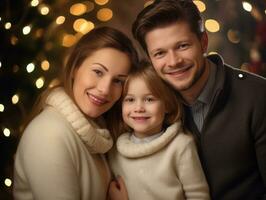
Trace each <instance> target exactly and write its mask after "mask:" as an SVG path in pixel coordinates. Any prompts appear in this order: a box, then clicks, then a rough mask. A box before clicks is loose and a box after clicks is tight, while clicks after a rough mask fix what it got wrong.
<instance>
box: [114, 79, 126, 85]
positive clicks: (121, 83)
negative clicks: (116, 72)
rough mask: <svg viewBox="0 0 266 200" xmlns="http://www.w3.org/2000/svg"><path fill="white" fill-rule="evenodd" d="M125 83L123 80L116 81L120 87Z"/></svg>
mask: <svg viewBox="0 0 266 200" xmlns="http://www.w3.org/2000/svg"><path fill="white" fill-rule="evenodd" d="M124 82H125V81H124V80H121V79H114V83H116V84H119V85H123V83H124Z"/></svg>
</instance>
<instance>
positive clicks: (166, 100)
mask: <svg viewBox="0 0 266 200" xmlns="http://www.w3.org/2000/svg"><path fill="white" fill-rule="evenodd" d="M122 99H123V100H122V118H123V120H124V125H125V126H124V129H127V132H126V133H124V134H122V135H120V136H119V137H118V140H117V143H116V149H113V150H112V151H111V152H110V153H109V162H110V166H111V168H112V170H113V172H114V175H115V176H118V175H119V176H121V177H122V178H123V179H124V181H125V184H126V188H127V191H128V198H129V199H130V200H134V199H136V200H139V199H145V200H156V199H168V200H169V199H173V200H176V199H178V200H179V199H197V200H199V199H210V196H209V188H208V185H207V182H206V179H205V176H204V174H203V171H202V168H201V164H200V161H199V158H198V154H197V150H196V146H195V143H194V140H193V137H192V136H191V135H190V134H189V133H187V132H185V130H184V129H183V127H182V118H183V116H182V115H183V112H182V105H181V102H180V100H179V99H178V98H177V97H176V96H175V94H174V91H172V90H171V89H170V87H168V86H167V85H166V84H165V83H164V82H163V81H162V79H161V78H159V77H158V76H157V74H156V72H155V71H154V69H153V67H152V66H151V65H150V64H148V63H142V64H141V66H140V68H139V69H138V70H137V71H135V72H133V73H132V74H130V75H129V77H128V79H127V81H126V83H125V85H124V91H123V95H122ZM122 130H123V128H122Z"/></svg>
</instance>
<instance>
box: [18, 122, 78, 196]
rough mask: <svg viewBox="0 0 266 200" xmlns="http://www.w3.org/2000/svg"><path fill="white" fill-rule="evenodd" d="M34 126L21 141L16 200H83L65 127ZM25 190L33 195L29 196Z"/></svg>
mask: <svg viewBox="0 0 266 200" xmlns="http://www.w3.org/2000/svg"><path fill="white" fill-rule="evenodd" d="M49 122H51V123H50V124H48V123H40V121H38V120H37V121H36V120H35V122H33V124H32V125H31V126H30V127H29V128H28V129H27V130H26V131H25V133H24V135H23V136H22V138H21V142H20V145H19V147H18V150H17V155H16V160H15V172H14V178H15V183H14V196H15V198H16V199H24V198H27V197H26V196H27V195H32V196H33V197H32V198H33V199H36V200H47V199H49V200H55V199H56V200H60V199H64V200H67V199H80V191H79V182H78V174H77V170H76V169H75V166H74V161H73V158H72V157H71V152H70V151H69V145H70V142H69V141H68V139H69V138H68V137H67V134H66V133H65V131H66V128H65V127H59V126H58V124H56V121H53V119H50V120H49ZM25 190H26V191H27V190H28V191H29V192H28V193H27V194H25Z"/></svg>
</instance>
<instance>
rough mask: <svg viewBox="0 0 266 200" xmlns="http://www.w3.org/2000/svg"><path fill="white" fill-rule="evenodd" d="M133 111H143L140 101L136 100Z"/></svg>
mask: <svg viewBox="0 0 266 200" xmlns="http://www.w3.org/2000/svg"><path fill="white" fill-rule="evenodd" d="M134 111H135V112H144V111H145V108H144V106H143V104H142V102H136V105H135V109H134Z"/></svg>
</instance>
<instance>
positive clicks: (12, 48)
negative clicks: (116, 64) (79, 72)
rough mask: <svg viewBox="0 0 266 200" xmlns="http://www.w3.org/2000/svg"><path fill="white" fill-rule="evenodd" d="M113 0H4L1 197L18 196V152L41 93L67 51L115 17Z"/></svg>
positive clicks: (0, 5) (0, 4)
mask: <svg viewBox="0 0 266 200" xmlns="http://www.w3.org/2000/svg"><path fill="white" fill-rule="evenodd" d="M109 4H110V1H108V0H95V1H82V2H80V1H68V0H43V1H41V0H32V1H25V0H18V1H11V0H1V1H0V126H1V134H0V173H1V174H0V199H12V194H11V191H12V173H13V156H14V153H15V151H16V147H17V143H18V141H19V138H20V135H21V127H22V123H23V121H24V120H25V118H26V116H27V115H28V114H29V112H30V110H31V107H32V105H33V103H34V101H35V99H36V97H37V96H38V95H39V94H40V93H41V91H43V90H44V89H45V88H46V87H49V85H52V84H55V83H56V82H57V81H58V80H57V79H56V76H57V75H58V73H59V72H60V70H61V68H62V66H63V62H64V57H65V54H66V51H67V50H68V49H69V47H71V46H72V45H73V44H74V43H75V42H76V41H77V40H78V39H79V38H80V37H81V36H82V35H83V34H85V33H87V32H89V31H90V30H91V29H93V28H94V27H95V26H100V25H104V24H105V23H106V22H107V21H109V20H110V19H111V18H112V15H113V13H112V10H111V9H109V8H108V6H109Z"/></svg>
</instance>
